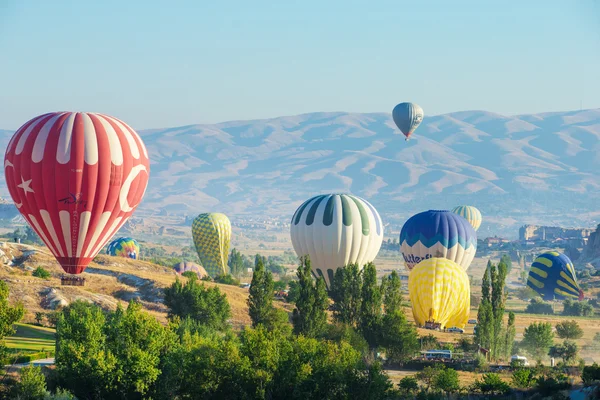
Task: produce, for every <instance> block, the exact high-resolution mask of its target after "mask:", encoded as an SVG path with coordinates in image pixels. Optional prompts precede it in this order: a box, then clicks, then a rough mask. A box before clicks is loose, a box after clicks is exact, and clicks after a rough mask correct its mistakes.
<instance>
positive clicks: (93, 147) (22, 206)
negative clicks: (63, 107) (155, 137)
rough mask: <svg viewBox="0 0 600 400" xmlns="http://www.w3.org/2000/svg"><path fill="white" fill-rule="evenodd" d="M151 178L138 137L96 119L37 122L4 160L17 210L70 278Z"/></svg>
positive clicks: (77, 115) (60, 115)
mask: <svg viewBox="0 0 600 400" xmlns="http://www.w3.org/2000/svg"><path fill="white" fill-rule="evenodd" d="M149 172H150V164H149V161H148V153H147V151H146V147H145V146H144V143H143V142H142V139H140V137H139V136H138V134H137V133H136V132H135V131H134V130H133V129H131V128H130V127H129V126H128V125H127V124H125V123H124V122H123V121H120V120H118V119H116V118H114V117H109V116H107V115H103V114H96V113H83V112H55V113H49V114H44V115H41V116H38V117H35V118H33V119H32V120H30V121H29V122H27V123H26V124H25V125H23V126H22V127H21V128H19V129H18V130H17V132H16V133H15V134H14V135H13V137H12V139H11V140H10V142H9V144H8V147H7V148H6V154H5V156H4V174H5V177H6V184H7V186H8V190H9V191H10V195H11V197H12V199H13V201H14V202H15V205H16V207H17V208H18V209H19V212H20V213H21V214H22V215H23V217H24V218H25V220H26V221H27V222H28V223H29V225H30V226H31V228H32V229H33V230H34V231H35V232H36V233H37V234H38V235H39V236H40V238H41V239H42V240H43V241H44V243H45V244H46V246H48V248H49V249H50V251H51V252H52V254H53V255H54V256H55V257H56V259H57V260H58V262H59V263H60V265H61V266H62V267H63V269H64V270H65V271H66V272H68V273H71V274H79V273H81V272H83V270H84V269H85V268H86V267H87V265H88V264H89V263H90V261H92V259H93V258H94V257H95V256H96V255H97V254H98V252H99V251H100V250H101V249H102V248H103V247H104V246H105V244H106V242H107V241H108V240H109V239H110V238H111V237H112V236H113V235H114V234H115V232H117V231H118V230H119V228H120V227H121V226H122V225H123V224H124V223H125V222H126V221H127V219H129V217H130V216H131V214H132V213H133V212H134V211H135V209H136V207H137V206H138V204H139V203H140V202H141V200H142V197H143V196H144V193H145V191H146V185H147V184H148V177H149Z"/></svg>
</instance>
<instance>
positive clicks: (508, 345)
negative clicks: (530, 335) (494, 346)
mask: <svg viewBox="0 0 600 400" xmlns="http://www.w3.org/2000/svg"><path fill="white" fill-rule="evenodd" d="M516 335H517V330H516V328H515V313H514V312H512V311H511V312H509V313H508V323H507V325H506V334H505V336H504V346H503V347H504V359H505V360H508V359H509V358H510V356H511V354H512V351H513V346H514V343H515V336H516Z"/></svg>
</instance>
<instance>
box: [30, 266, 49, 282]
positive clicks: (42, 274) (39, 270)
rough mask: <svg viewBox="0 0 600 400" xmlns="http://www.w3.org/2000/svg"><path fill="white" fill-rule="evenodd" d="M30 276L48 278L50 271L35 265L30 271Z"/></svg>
mask: <svg viewBox="0 0 600 400" xmlns="http://www.w3.org/2000/svg"><path fill="white" fill-rule="evenodd" d="M31 276H35V277H36V278H42V279H48V278H50V276H51V275H50V272H48V271H46V270H45V269H44V268H42V267H37V268H36V269H35V270H34V271H33V272H32V273H31Z"/></svg>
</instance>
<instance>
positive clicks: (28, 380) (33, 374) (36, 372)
mask: <svg viewBox="0 0 600 400" xmlns="http://www.w3.org/2000/svg"><path fill="white" fill-rule="evenodd" d="M13 390H14V394H13V397H12V398H16V399H30V400H36V399H39V400H41V399H43V398H44V396H45V395H46V378H45V377H44V374H43V373H42V370H41V368H40V367H25V368H23V369H21V380H20V382H18V383H17V384H16V385H15V386H14V388H13Z"/></svg>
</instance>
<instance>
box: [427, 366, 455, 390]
mask: <svg viewBox="0 0 600 400" xmlns="http://www.w3.org/2000/svg"><path fill="white" fill-rule="evenodd" d="M432 387H433V388H434V389H438V390H441V391H443V392H446V393H454V392H456V391H458V390H459V389H460V381H459V380H458V372H456V370H454V369H450V368H445V369H443V370H441V371H440V372H439V373H438V374H437V376H436V377H435V379H434V380H433V385H432Z"/></svg>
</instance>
